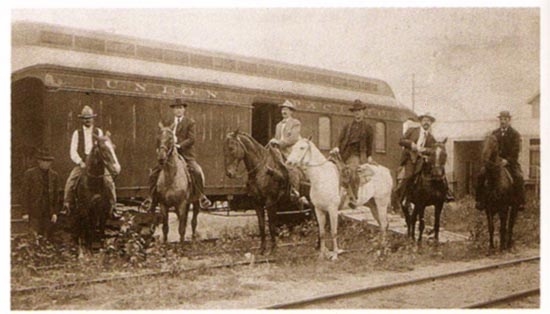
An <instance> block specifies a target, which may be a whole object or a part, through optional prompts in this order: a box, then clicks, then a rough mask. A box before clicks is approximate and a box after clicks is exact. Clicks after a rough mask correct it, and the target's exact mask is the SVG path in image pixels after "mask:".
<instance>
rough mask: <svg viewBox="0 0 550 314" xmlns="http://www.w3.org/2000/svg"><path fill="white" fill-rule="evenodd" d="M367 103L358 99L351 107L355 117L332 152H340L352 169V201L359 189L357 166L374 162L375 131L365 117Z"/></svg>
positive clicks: (350, 191)
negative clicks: (373, 143)
mask: <svg viewBox="0 0 550 314" xmlns="http://www.w3.org/2000/svg"><path fill="white" fill-rule="evenodd" d="M366 109H367V105H366V104H364V103H363V102H361V100H359V99H356V100H355V101H354V102H353V106H352V107H351V108H350V109H349V110H350V111H351V112H353V115H354V118H353V121H352V122H351V123H348V124H346V125H345V126H344V128H343V129H342V132H340V136H339V137H338V143H337V144H338V146H337V147H335V148H333V149H332V150H331V151H330V153H331V154H334V153H340V155H341V156H342V160H343V161H344V162H345V163H346V165H347V166H348V167H349V168H350V170H351V179H350V186H349V189H348V194H349V196H350V197H351V198H352V203H353V202H354V201H355V200H356V199H357V192H358V190H359V177H358V176H357V168H358V167H359V165H361V164H364V163H367V162H368V163H373V159H372V142H373V139H374V131H373V129H372V126H371V125H370V124H368V123H367V121H366V119H365V115H366Z"/></svg>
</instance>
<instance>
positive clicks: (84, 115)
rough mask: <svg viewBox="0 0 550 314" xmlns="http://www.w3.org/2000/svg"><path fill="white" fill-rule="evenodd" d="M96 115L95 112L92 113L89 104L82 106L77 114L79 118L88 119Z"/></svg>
mask: <svg viewBox="0 0 550 314" xmlns="http://www.w3.org/2000/svg"><path fill="white" fill-rule="evenodd" d="M95 116H97V114H95V113H94V110H93V109H92V108H91V107H90V106H84V108H82V112H81V113H80V114H79V115H78V117H79V118H81V119H90V118H94V117H95Z"/></svg>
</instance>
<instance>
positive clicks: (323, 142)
mask: <svg viewBox="0 0 550 314" xmlns="http://www.w3.org/2000/svg"><path fill="white" fill-rule="evenodd" d="M319 149H330V118H329V117H319Z"/></svg>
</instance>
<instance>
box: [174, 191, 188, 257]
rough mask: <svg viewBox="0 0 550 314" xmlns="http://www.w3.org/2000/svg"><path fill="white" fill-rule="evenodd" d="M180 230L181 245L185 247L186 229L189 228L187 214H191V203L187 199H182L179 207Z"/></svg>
mask: <svg viewBox="0 0 550 314" xmlns="http://www.w3.org/2000/svg"><path fill="white" fill-rule="evenodd" d="M177 211H178V218H179V219H178V220H179V226H178V232H179V234H180V245H181V247H183V245H184V243H185V229H187V216H188V215H189V204H188V203H187V202H186V201H182V202H181V204H179V206H178V208H177Z"/></svg>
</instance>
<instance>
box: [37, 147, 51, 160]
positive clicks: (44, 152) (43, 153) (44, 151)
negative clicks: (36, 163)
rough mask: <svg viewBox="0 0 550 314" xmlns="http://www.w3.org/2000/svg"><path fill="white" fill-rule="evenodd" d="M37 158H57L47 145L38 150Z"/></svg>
mask: <svg viewBox="0 0 550 314" xmlns="http://www.w3.org/2000/svg"><path fill="white" fill-rule="evenodd" d="M35 156H36V159H38V160H46V161H52V160H54V159H55V158H53V156H52V155H51V154H50V149H49V148H47V147H41V148H38V149H37V150H36V154H35Z"/></svg>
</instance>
